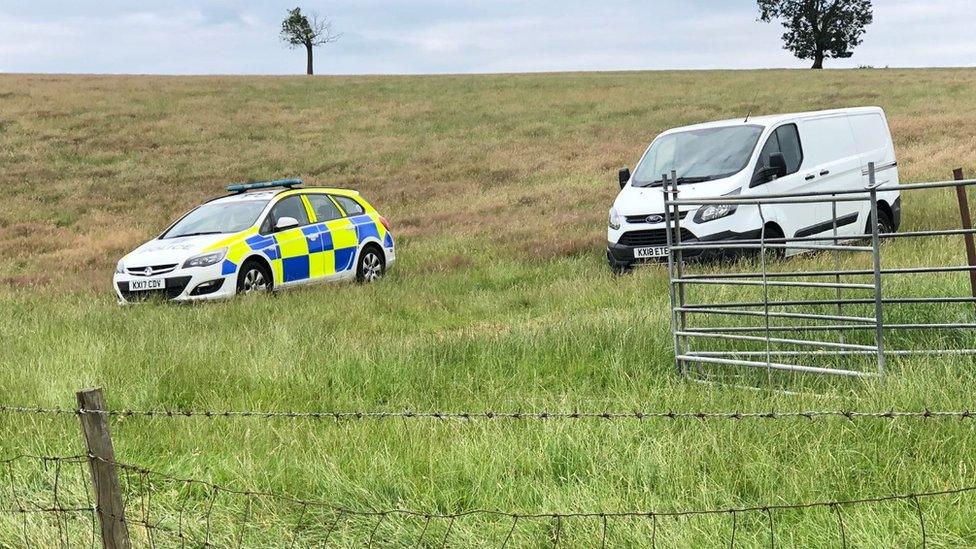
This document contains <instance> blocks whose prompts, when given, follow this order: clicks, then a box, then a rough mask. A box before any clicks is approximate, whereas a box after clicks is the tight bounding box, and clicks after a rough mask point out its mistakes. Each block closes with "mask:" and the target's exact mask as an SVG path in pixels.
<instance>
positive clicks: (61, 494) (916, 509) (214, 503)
mask: <svg viewBox="0 0 976 549" xmlns="http://www.w3.org/2000/svg"><path fill="white" fill-rule="evenodd" d="M91 460H94V461H98V462H101V463H104V464H109V465H112V466H113V467H114V468H115V469H116V470H117V471H118V473H119V475H120V484H121V486H122V498H123V503H124V513H123V514H121V515H114V514H111V513H105V512H101V511H99V509H98V507H97V506H96V505H95V504H93V501H92V498H93V493H94V492H95V488H94V486H93V481H92V479H91V477H90V476H89V475H88V472H87V471H86V470H85V468H86V467H85V466H86V464H87V463H88V462H89V461H91ZM27 463H30V464H34V465H35V467H36V468H37V469H39V470H41V472H43V473H46V474H44V475H41V476H40V477H38V478H36V479H34V482H33V485H32V486H31V487H30V494H25V493H19V492H18V491H17V488H16V483H15V482H14V476H13V467H12V465H13V464H20V465H24V464H27ZM0 465H2V466H3V467H4V469H7V470H8V482H7V485H8V496H10V502H8V504H7V505H5V506H4V508H3V512H4V513H5V514H16V515H19V516H22V517H24V519H23V521H22V530H21V531H20V532H18V534H19V535H20V537H19V539H16V540H13V539H10V538H9V537H8V538H6V539H2V540H0V541H2V542H4V545H6V546H24V547H32V546H41V547H50V546H57V547H82V546H88V547H97V546H101V545H102V543H103V541H102V540H101V539H99V537H98V536H99V534H98V532H99V526H98V521H99V520H107V521H118V522H121V523H124V524H125V525H126V527H127V529H128V530H129V532H130V535H131V537H132V539H131V540H130V543H131V542H132V541H134V542H136V544H137V545H139V544H141V545H142V546H146V547H150V548H155V547H176V546H179V547H186V546H190V547H248V546H249V545H248V540H249V539H250V538H249V535H251V534H253V533H254V532H255V531H257V530H260V533H261V534H262V535H263V536H265V537H267V536H269V534H270V535H271V536H272V538H273V539H275V540H277V542H276V543H278V544H279V545H280V546H283V547H308V546H315V547H324V546H327V545H328V544H329V542H330V541H338V539H337V538H338V534H340V531H343V530H344V531H343V532H342V533H343V535H344V537H345V539H348V536H350V535H354V534H355V533H358V534H359V535H360V537H361V538H362V539H358V540H355V541H354V542H353V543H354V544H355V545H357V546H366V547H381V546H388V545H389V544H391V543H394V542H395V543H398V544H400V545H402V546H417V547H446V546H448V544H449V543H450V542H451V541H452V538H451V534H452V532H455V531H456V530H455V525H456V523H457V522H458V521H463V520H479V521H480V522H479V524H481V525H486V526H491V528H486V529H485V530H486V531H492V532H494V533H495V534H497V535H496V538H497V539H496V540H493V541H495V542H496V543H494V544H493V545H492V546H496V547H502V548H506V547H514V546H520V545H521V543H519V541H518V540H519V539H522V538H520V535H521V534H525V533H527V534H528V535H530V536H534V535H535V534H537V533H538V532H543V533H544V535H546V536H547V537H548V540H547V541H548V542H549V543H550V544H551V546H552V547H563V546H565V547H572V546H574V545H575V544H577V543H580V542H585V543H586V544H587V546H592V547H601V548H603V547H607V543H608V542H607V540H608V534H609V533H610V531H611V530H612V528H613V527H614V526H615V523H618V522H620V521H625V520H637V521H640V522H643V523H645V528H643V531H644V534H645V535H644V538H643V539H642V540H641V543H642V544H644V545H646V546H650V547H658V546H662V547H663V546H665V545H663V544H662V545H659V544H661V543H662V542H661V537H662V536H661V531H662V530H664V528H665V527H666V523H665V522H664V521H667V520H680V519H690V518H695V517H704V516H713V517H718V518H719V519H720V520H721V521H723V522H724V523H725V530H726V532H727V533H726V534H725V535H724V537H725V539H726V540H727V543H728V546H729V547H734V546H735V545H736V543H737V542H741V541H742V539H743V537H744V532H743V528H742V526H741V525H742V522H743V519H744V518H745V517H746V516H748V515H754V516H755V517H756V518H757V519H758V522H757V524H760V525H762V527H763V529H764V530H765V532H762V533H760V534H759V538H765V541H768V544H769V546H770V547H776V544H777V524H776V519H777V515H778V514H780V513H783V512H786V511H808V510H819V511H821V512H824V513H827V514H829V515H831V521H832V522H833V532H831V533H830V536H829V537H830V538H832V540H833V543H834V544H835V545H837V546H840V547H848V544H849V543H851V544H852V545H853V542H852V541H850V540H849V539H848V538H849V533H848V530H847V527H846V526H845V521H844V515H845V512H849V510H850V509H851V508H855V507H863V506H877V505H883V504H891V503H903V504H907V505H908V507H909V509H908V512H910V513H911V514H913V515H914V516H915V518H916V519H917V524H916V528H917V531H915V532H912V533H911V535H910V536H909V537H910V538H911V539H914V541H915V542H916V543H917V544H918V545H919V546H921V547H926V546H927V545H928V543H929V533H928V532H927V530H926V521H925V507H924V505H923V502H924V501H926V500H929V499H932V498H955V499H956V500H957V501H956V503H959V504H961V496H965V495H967V494H971V493H976V486H967V487H959V488H952V489H945V490H935V491H924V492H911V493H902V494H893V495H886V496H876V497H865V498H858V499H847V500H824V501H813V502H800V503H771V504H764V505H753V506H741V507H724V508H711V509H691V510H670V511H650V510H637V511H608V512H551V513H549V512H546V513H514V512H507V511H499V510H489V509H473V510H467V511H461V512H456V513H428V512H422V511H417V510H412V509H402V508H390V509H355V508H350V507H344V506H339V505H334V504H330V503H327V502H322V501H316V500H311V499H300V498H295V497H291V496H287V495H283V494H275V493H269V492H259V491H251V490H240V489H235V488H230V487H227V486H222V485H219V484H215V483H212V482H209V481H204V480H197V479H190V478H181V477H178V476H174V475H170V474H167V473H164V472H160V471H154V470H150V469H147V468H144V467H141V466H137V465H132V464H128V463H122V462H115V461H108V460H104V459H102V458H99V457H97V456H95V455H93V454H89V455H87V456H82V455H78V456H63V457H59V456H27V455H19V456H15V457H12V458H7V459H4V460H0ZM68 471H72V472H73V474H68ZM69 480H70V481H71V482H68V481H69ZM28 496H30V497H28ZM154 500H155V501H156V503H155V504H154ZM259 507H261V508H264V509H272V508H285V509H287V510H288V512H287V513H283V515H284V518H282V519H281V520H280V521H278V522H277V523H275V524H269V523H268V521H267V520H266V519H261V518H259V517H258V516H257V513H256V511H257V509H258V508H259ZM218 509H221V510H218ZM38 514H40V515H44V516H45V517H46V519H45V520H44V521H34V520H30V521H29V520H28V518H27V517H28V516H30V515H38ZM277 514H278V515H282V513H280V512H279V513H277ZM396 521H400V522H405V521H409V522H410V523H411V525H412V526H413V529H412V531H411V534H412V536H411V538H412V539H399V538H398V539H391V538H390V537H389V536H391V535H396V534H397V533H398V532H403V531H405V529H403V528H397V527H396V526H395V525H394V524H393V523H395V522H396ZM754 522H756V521H754ZM573 523H576V524H577V525H580V524H581V525H582V526H583V527H584V528H583V529H582V534H580V531H579V530H578V531H577V535H576V536H575V537H574V538H572V539H571V540H570V539H567V536H566V532H567V531H568V529H569V527H570V526H571V525H572V524H573ZM384 524H389V525H391V528H392V531H391V532H387V533H385V534H384V533H381V531H380V528H381V527H382V526H383V525H384ZM520 530H522V531H524V530H529V531H528V532H520ZM51 534H53V536H52V535H51ZM767 536H768V537H767ZM52 538H53V539H52ZM583 538H585V539H583ZM749 539H757V538H756V536H752V537H751V538H749ZM486 545H488V544H486ZM105 546H106V547H112V546H111V545H105Z"/></svg>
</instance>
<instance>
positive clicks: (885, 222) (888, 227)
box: [864, 208, 895, 236]
mask: <svg viewBox="0 0 976 549" xmlns="http://www.w3.org/2000/svg"><path fill="white" fill-rule="evenodd" d="M878 232H879V233H880V234H885V233H893V232H895V222H894V221H893V220H892V219H891V216H890V215H888V212H886V211H884V210H882V209H880V208H879V209H878ZM864 234H866V235H868V236H871V214H868V222H867V224H866V225H865V226H864Z"/></svg>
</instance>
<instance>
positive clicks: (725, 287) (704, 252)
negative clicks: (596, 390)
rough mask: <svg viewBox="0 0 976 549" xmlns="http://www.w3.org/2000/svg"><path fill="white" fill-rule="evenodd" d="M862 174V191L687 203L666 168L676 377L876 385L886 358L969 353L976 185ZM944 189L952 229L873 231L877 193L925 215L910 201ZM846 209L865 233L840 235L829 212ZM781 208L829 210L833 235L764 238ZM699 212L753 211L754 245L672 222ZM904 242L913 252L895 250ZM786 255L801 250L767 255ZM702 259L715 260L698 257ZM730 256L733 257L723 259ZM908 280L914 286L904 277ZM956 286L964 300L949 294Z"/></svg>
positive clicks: (975, 278) (975, 324)
mask: <svg viewBox="0 0 976 549" xmlns="http://www.w3.org/2000/svg"><path fill="white" fill-rule="evenodd" d="M864 173H865V174H866V175H868V178H869V181H870V184H869V186H868V187H867V188H864V189H859V190H843V191H840V190H839V191H831V192H800V193H793V194H766V195H761V196H741V195H726V196H721V197H709V198H684V197H682V196H681V189H680V187H679V186H678V185H677V183H676V181H677V179H676V177H675V176H676V174H675V173H674V172H671V174H670V176H668V175H667V174H666V175H664V176H663V177H662V181H663V183H662V187H663V192H664V193H665V224H666V233H667V244H668V249H669V253H668V275H669V291H670V298H671V322H672V328H673V334H674V350H675V366H676V367H677V369H678V372H679V373H681V374H683V375H689V374H691V373H693V372H699V373H704V372H706V370H707V369H720V370H729V369H738V370H737V371H739V372H741V368H740V367H752V368H758V369H765V370H766V371H767V373H771V372H773V371H785V372H801V373H813V374H831V375H839V376H851V377H878V376H884V374H885V369H886V362H887V360H888V359H889V357H893V356H904V355H939V354H943V355H945V354H954V355H968V354H976V349H974V347H976V341H974V340H973V337H972V336H973V334H974V331H973V329H974V328H976V319H974V318H973V306H974V305H973V304H974V303H976V297H974V296H976V248H974V245H973V233H974V230H973V229H972V224H971V221H970V215H969V206H968V200H967V197H966V189H967V188H968V187H969V186H971V185H974V184H976V180H965V179H963V174H962V171H961V170H956V171H955V174H954V175H955V180H954V181H944V182H932V183H915V184H905V185H894V186H884V185H876V184H875V181H876V179H875V176H876V170H875V166H874V164H873V163H872V164H869V166H868V169H867V170H866V171H865V172H864ZM949 188H954V189H955V190H956V197H957V199H958V203H959V208H960V214H961V220H962V223H961V228H960V227H945V228H938V229H931V230H910V231H904V232H894V233H879V224H878V216H879V213H878V212H879V207H884V206H885V204H884V203H883V202H882V201H881V200H879V194H882V195H883V193H885V192H886V191H895V190H897V191H902V193H903V196H904V195H908V198H909V202H910V203H911V204H913V205H917V206H916V207H927V206H929V203H925V204H922V203H923V200H917V201H916V202H912V201H911V200H912V199H925V198H929V199H930V198H933V197H937V196H938V194H936V193H941V192H943V191H942V190H943V189H949ZM920 194H921V195H923V196H918V195H920ZM852 202H858V203H862V204H863V203H864V202H869V203H870V227H871V228H872V230H871V232H870V234H864V235H859V236H858V235H855V236H852V235H849V234H848V235H842V234H839V231H838V226H839V225H840V224H843V222H840V223H839V219H841V218H842V216H840V217H839V216H838V215H837V210H838V205H839V204H845V203H847V204H848V205H849V203H852ZM933 203H936V202H933ZM949 203H950V204H951V202H949ZM778 204H791V205H809V207H815V206H816V205H818V204H819V205H821V206H823V205H827V204H829V207H830V208H831V210H832V212H833V216H832V218H833V222H832V231H831V232H830V233H829V234H828V235H827V236H824V235H823V234H820V235H817V236H787V237H781V236H778V235H773V236H768V235H767V234H766V233H767V230H768V229H767V227H766V226H767V223H766V221H767V217H766V215H767V214H768V213H769V212H770V209H771V207H772V206H773V205H778ZM919 204H921V205H920V206H919ZM706 205H735V206H737V207H742V208H756V209H757V210H758V214H759V217H760V218H761V219H762V221H763V224H764V227H763V230H762V231H761V232H760V235H759V238H756V239H749V240H736V241H733V242H728V241H726V242H716V241H711V242H710V241H707V240H699V239H698V238H697V237H696V238H691V239H688V236H689V235H690V234H691V233H690V232H689V231H688V230H687V229H684V231H683V230H682V227H681V215H680V214H681V213H685V212H687V210H689V209H695V208H698V207H701V206H706ZM764 208H765V211H764ZM954 219H958V218H956V217H955V214H949V215H947V216H946V221H947V222H948V224H949V225H953V224H954V223H952V220H954ZM682 232H684V235H685V238H684V239H683V238H682ZM824 232H826V231H824ZM959 237H962V239H963V240H964V242H965V250H966V254H965V264H950V263H951V262H952V261H955V262H960V260H958V259H957V258H952V257H949V256H952V255H954V254H953V252H957V251H958V250H960V249H961V247H960V246H959V245H958V244H957V243H958V240H953V239H958V238H959ZM905 239H909V240H910V241H912V242H914V244H912V243H908V242H904V244H903V242H895V241H904V240H905ZM889 242H890V246H889ZM888 249H890V250H891V252H892V253H898V254H900V256H899V257H898V258H896V259H897V260H896V261H895V260H892V259H891V258H889V257H887V256H888V255H889V254H885V253H884V252H885V251H886V250H888ZM787 250H789V251H791V252H793V251H797V252H799V251H802V252H806V253H804V254H802V255H797V256H791V257H789V258H788V259H785V260H779V259H774V258H773V257H771V256H773V255H775V254H776V253H777V252H779V255H780V256H783V255H785V252H786V251H787ZM709 254H711V255H712V256H719V255H720V256H721V257H720V258H715V257H712V258H711V259H703V258H702V257H699V256H708V255H709ZM733 254H734V255H735V256H737V257H736V258H735V259H733V260H729V259H728V256H730V255H733ZM955 255H958V254H955ZM883 256H884V257H883ZM883 259H884V260H883ZM906 260H907V261H906ZM904 263H909V265H904ZM967 272H968V273H969V284H965V286H964V287H965V290H962V289H961V288H962V287H963V286H960V281H959V279H958V277H957V276H955V273H967ZM896 277H897V279H896ZM910 277H916V278H912V279H911V282H906V281H904V279H905V278H910ZM954 286H958V287H957V288H955V290H956V292H957V293H966V294H968V295H946V294H947V293H948V292H949V291H951V290H953V289H954V288H953V287H954ZM964 304H968V306H967V305H964ZM960 305H961V306H960Z"/></svg>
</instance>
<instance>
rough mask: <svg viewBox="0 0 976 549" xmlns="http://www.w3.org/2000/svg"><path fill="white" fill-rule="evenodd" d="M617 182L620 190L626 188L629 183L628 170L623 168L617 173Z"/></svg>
mask: <svg viewBox="0 0 976 549" xmlns="http://www.w3.org/2000/svg"><path fill="white" fill-rule="evenodd" d="M617 181H618V182H619V183H620V188H621V189H622V188H624V187H626V186H627V182H628V181H630V168H627V167H623V168H620V171H619V172H617Z"/></svg>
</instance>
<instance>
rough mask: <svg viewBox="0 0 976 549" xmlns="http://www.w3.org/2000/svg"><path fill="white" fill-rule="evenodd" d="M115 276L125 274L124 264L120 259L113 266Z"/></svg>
mask: <svg viewBox="0 0 976 549" xmlns="http://www.w3.org/2000/svg"><path fill="white" fill-rule="evenodd" d="M115 274H125V262H124V261H122V260H121V259H120V260H119V262H118V263H116V264H115Z"/></svg>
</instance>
